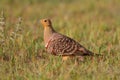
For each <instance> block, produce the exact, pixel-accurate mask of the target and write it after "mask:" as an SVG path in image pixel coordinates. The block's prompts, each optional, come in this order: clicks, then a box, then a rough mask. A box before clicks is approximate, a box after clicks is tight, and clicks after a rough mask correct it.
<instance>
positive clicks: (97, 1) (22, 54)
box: [0, 0, 120, 80]
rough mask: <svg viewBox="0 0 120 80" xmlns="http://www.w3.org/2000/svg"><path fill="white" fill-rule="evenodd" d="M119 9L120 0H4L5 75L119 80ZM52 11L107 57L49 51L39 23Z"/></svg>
mask: <svg viewBox="0 0 120 80" xmlns="http://www.w3.org/2000/svg"><path fill="white" fill-rule="evenodd" d="M119 9H120V1H119V0H91V1H89V0H74V1H73V0H65V1H60V0H53V1H49V0H46V1H44V0H23V1H21V0H9V1H7V0H1V2H0V10H1V15H0V80H119V79H120V36H119V35H120V29H119V27H120V10H119ZM3 11H4V13H3ZM46 17H48V18H51V19H52V22H53V26H54V28H55V29H56V30H57V31H58V32H60V33H62V34H66V35H67V36H70V37H71V38H74V39H75V40H76V41H78V42H80V43H81V44H82V45H84V46H85V47H86V48H88V49H90V50H91V51H93V52H95V53H98V54H102V55H103V57H94V59H92V60H91V58H90V57H85V61H84V62H79V64H78V65H76V64H75V60H70V59H69V60H67V61H66V62H63V61H62V59H61V57H59V56H52V55H50V54H48V53H47V52H46V51H45V48H44V42H43V28H42V27H41V26H42V25H41V24H40V23H39V19H42V18H46Z"/></svg>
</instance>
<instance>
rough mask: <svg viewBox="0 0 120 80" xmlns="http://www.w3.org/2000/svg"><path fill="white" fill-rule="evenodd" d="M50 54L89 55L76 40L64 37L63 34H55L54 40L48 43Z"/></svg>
mask: <svg viewBox="0 0 120 80" xmlns="http://www.w3.org/2000/svg"><path fill="white" fill-rule="evenodd" d="M47 50H48V52H50V53H53V54H55V55H74V54H77V55H78V54H81V55H82V54H84V53H85V54H87V52H88V50H86V49H85V48H84V47H83V46H81V45H80V44H79V43H78V42H76V41H75V40H73V39H71V38H69V37H67V36H64V35H62V34H54V35H53V37H52V39H51V40H50V41H49V43H48V47H47Z"/></svg>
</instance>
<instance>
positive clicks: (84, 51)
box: [79, 48, 102, 56]
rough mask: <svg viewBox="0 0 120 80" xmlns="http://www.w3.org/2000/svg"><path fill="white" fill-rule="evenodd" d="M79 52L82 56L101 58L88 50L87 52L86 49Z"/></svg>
mask: <svg viewBox="0 0 120 80" xmlns="http://www.w3.org/2000/svg"><path fill="white" fill-rule="evenodd" d="M79 51H80V52H82V55H83V56H102V55H101V54H96V53H94V52H92V51H90V50H87V49H86V48H84V49H80V50H79Z"/></svg>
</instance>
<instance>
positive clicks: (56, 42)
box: [40, 19, 94, 60]
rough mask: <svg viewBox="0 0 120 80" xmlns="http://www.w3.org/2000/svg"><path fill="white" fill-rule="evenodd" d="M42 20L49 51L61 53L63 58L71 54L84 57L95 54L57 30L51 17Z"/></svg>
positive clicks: (46, 46)
mask: <svg viewBox="0 0 120 80" xmlns="http://www.w3.org/2000/svg"><path fill="white" fill-rule="evenodd" d="M40 22H41V24H42V25H43V27H44V42H45V48H46V50H47V52H48V53H51V54H53V55H61V56H63V60H64V59H67V58H68V57H69V56H80V57H82V56H85V55H93V54H94V53H92V52H91V51H89V50H87V49H86V48H85V47H83V46H82V45H80V44H79V43H78V42H76V41H75V40H73V39H71V38H69V37H67V36H65V35H62V34H60V33H58V32H56V31H55V30H54V29H53V27H52V22H51V20H50V19H42V20H40Z"/></svg>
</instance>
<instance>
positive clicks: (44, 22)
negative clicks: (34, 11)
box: [40, 19, 52, 28]
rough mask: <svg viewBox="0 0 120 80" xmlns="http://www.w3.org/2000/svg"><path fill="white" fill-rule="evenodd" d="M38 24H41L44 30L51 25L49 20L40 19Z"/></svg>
mask: <svg viewBox="0 0 120 80" xmlns="http://www.w3.org/2000/svg"><path fill="white" fill-rule="evenodd" d="M40 22H41V24H42V25H43V27H44V28H45V27H49V26H51V25H52V23H51V20H50V19H41V20H40Z"/></svg>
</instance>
